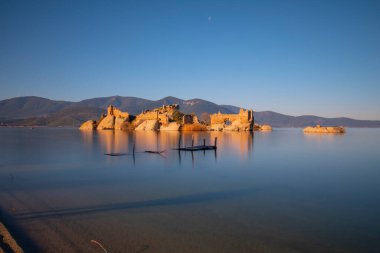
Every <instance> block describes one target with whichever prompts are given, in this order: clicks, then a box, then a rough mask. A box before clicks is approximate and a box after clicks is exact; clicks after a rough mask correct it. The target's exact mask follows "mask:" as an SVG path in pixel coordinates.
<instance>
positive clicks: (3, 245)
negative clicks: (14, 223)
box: [0, 222, 24, 253]
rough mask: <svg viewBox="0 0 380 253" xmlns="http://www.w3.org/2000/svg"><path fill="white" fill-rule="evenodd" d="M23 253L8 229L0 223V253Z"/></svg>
mask: <svg viewBox="0 0 380 253" xmlns="http://www.w3.org/2000/svg"><path fill="white" fill-rule="evenodd" d="M3 252H4V253H23V252H24V251H23V250H22V249H21V247H20V246H19V245H18V244H17V242H16V241H15V240H14V239H13V237H12V235H11V234H10V233H9V231H8V229H7V228H6V227H5V226H4V225H3V223H1V222H0V253H3Z"/></svg>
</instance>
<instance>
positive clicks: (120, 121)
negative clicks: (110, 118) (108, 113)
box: [114, 117, 128, 130]
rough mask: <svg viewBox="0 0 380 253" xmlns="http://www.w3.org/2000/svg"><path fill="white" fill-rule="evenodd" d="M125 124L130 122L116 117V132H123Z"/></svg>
mask: <svg viewBox="0 0 380 253" xmlns="http://www.w3.org/2000/svg"><path fill="white" fill-rule="evenodd" d="M125 122H128V120H127V119H126V118H122V117H116V119H115V127H114V128H115V130H122V129H123V126H124V123H125Z"/></svg>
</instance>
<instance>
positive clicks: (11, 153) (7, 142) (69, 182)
mask: <svg viewBox="0 0 380 253" xmlns="http://www.w3.org/2000/svg"><path fill="white" fill-rule="evenodd" d="M180 136H181V139H182V145H187V146H190V145H191V139H192V137H193V138H194V143H195V144H196V145H197V144H203V139H205V140H206V144H207V145H208V144H209V143H212V144H213V143H214V139H215V137H217V145H218V149H217V151H216V152H214V151H205V152H203V151H198V152H193V153H191V152H178V151H176V150H173V149H172V148H175V147H177V146H178V140H179V137H180ZM0 140H1V145H0V200H1V201H0V208H1V210H2V219H3V220H4V221H5V223H6V224H7V225H8V226H9V227H10V228H11V230H12V231H13V232H14V234H15V235H16V238H18V239H19V240H20V242H21V243H22V244H23V245H24V246H25V247H26V249H29V251H30V252H36V251H40V252H102V249H101V248H100V246H99V245H97V244H96V243H94V242H91V240H95V241H96V242H98V243H100V244H101V245H103V247H104V248H106V249H107V251H108V252H110V253H111V252H144V253H148V252H162V253H170V252H173V253H174V252H175V253H180V252H208V253H209V252H380V215H379V214H380V130H379V129H348V131H347V133H346V134H344V135H305V134H303V133H302V130H301V129H275V130H274V131H273V132H270V133H254V134H250V133H216V132H199V133H198V132H194V133H190V132H188V133H179V132H167V133H165V132H161V133H155V132H135V133H126V132H119V131H116V132H113V131H100V132H94V133H92V132H81V131H79V130H76V129H59V128H57V129H43V128H41V129H33V130H32V129H24V128H1V129H0ZM134 144H135V145H136V146H135V147H136V148H135V150H136V152H135V155H134V156H133V155H132V153H133V145H134ZM145 150H151V151H164V152H163V153H162V154H160V155H159V154H149V153H144V151H145ZM111 152H114V153H125V154H126V155H124V156H113V157H111V156H106V155H104V153H111Z"/></svg>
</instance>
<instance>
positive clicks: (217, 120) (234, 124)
mask: <svg viewBox="0 0 380 253" xmlns="http://www.w3.org/2000/svg"><path fill="white" fill-rule="evenodd" d="M210 120H211V126H210V129H211V130H217V131H222V130H229V131H252V130H253V124H254V117H253V111H252V110H244V109H240V111H239V113H238V114H222V113H220V112H218V113H214V114H211V115H210Z"/></svg>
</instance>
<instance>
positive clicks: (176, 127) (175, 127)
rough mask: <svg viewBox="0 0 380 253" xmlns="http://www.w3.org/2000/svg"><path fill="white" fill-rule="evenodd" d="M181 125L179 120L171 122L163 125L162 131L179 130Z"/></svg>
mask: <svg viewBox="0 0 380 253" xmlns="http://www.w3.org/2000/svg"><path fill="white" fill-rule="evenodd" d="M180 126H181V125H180V124H178V123H177V122H170V123H169V124H167V125H161V127H160V131H178V130H179V128H180Z"/></svg>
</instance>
